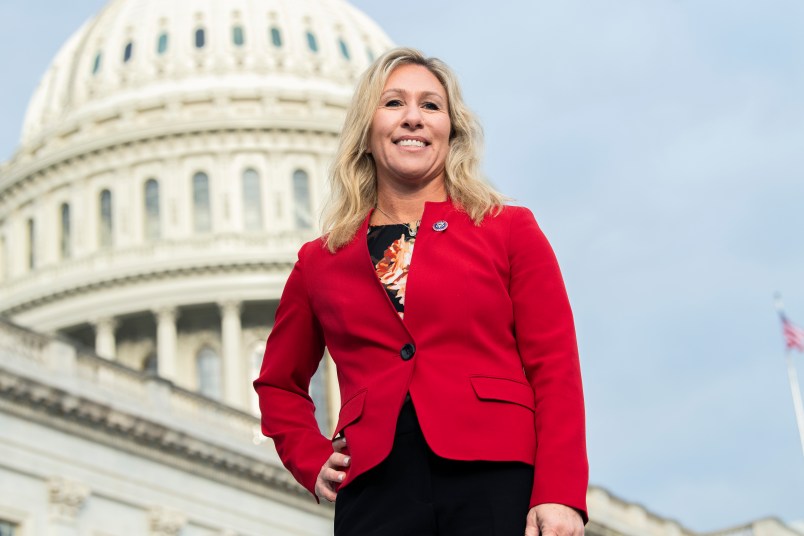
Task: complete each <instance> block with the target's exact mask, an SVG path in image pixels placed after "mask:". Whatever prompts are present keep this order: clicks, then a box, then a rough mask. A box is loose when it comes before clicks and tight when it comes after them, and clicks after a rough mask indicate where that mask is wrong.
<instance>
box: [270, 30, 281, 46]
mask: <svg viewBox="0 0 804 536" xmlns="http://www.w3.org/2000/svg"><path fill="white" fill-rule="evenodd" d="M271 43H273V44H274V46H275V47H276V48H280V47H281V46H282V34H281V33H280V31H279V28H277V27H276V26H274V27H273V28H271Z"/></svg>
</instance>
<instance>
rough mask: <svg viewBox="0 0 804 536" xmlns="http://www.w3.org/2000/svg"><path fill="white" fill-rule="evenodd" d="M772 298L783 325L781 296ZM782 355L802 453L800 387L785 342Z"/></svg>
mask: <svg viewBox="0 0 804 536" xmlns="http://www.w3.org/2000/svg"><path fill="white" fill-rule="evenodd" d="M774 298H775V299H774V302H775V303H774V305H775V306H776V312H777V313H779V318H781V319H782V324H783V325H784V322H785V314H784V303H783V302H782V296H781V295H780V294H778V293H777V294H776V296H774ZM784 357H785V361H786V362H787V377H788V379H789V380H790V392H791V393H792V395H793V410H794V411H795V413H796V425H797V426H798V437H799V440H800V441H801V452H802V454H804V404H802V402H801V388H800V387H799V385H798V374H797V373H796V365H795V363H794V362H793V352H792V349H791V348H790V346H789V345H787V344H785V353H784Z"/></svg>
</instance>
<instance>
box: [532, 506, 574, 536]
mask: <svg viewBox="0 0 804 536" xmlns="http://www.w3.org/2000/svg"><path fill="white" fill-rule="evenodd" d="M525 536H583V519H581V515H580V514H579V513H578V512H576V511H575V510H573V509H572V508H570V507H569V506H564V505H563V504H555V503H545V504H537V505H536V506H534V507H533V508H531V509H530V512H528V522H527V526H526V527H525Z"/></svg>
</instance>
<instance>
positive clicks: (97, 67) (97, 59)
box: [92, 52, 103, 74]
mask: <svg viewBox="0 0 804 536" xmlns="http://www.w3.org/2000/svg"><path fill="white" fill-rule="evenodd" d="M101 59H103V54H101V53H100V52H98V53H97V54H96V55H95V61H94V62H93V63H92V74H97V72H98V71H100V68H101Z"/></svg>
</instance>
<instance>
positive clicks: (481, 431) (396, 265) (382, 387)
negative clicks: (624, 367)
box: [254, 48, 588, 536]
mask: <svg viewBox="0 0 804 536" xmlns="http://www.w3.org/2000/svg"><path fill="white" fill-rule="evenodd" d="M480 141H481V130H480V127H479V125H478V123H477V122H476V120H475V118H474V116H473V115H472V114H471V113H470V112H469V110H468V109H467V108H466V106H465V104H464V102H463V100H462V98H461V94H460V90H459V88H458V85H457V80H456V78H455V76H454V74H453V73H452V72H451V71H450V70H449V68H448V67H447V66H446V65H445V64H443V63H442V62H441V61H439V60H437V59H433V58H425V57H424V56H423V55H422V54H421V53H420V52H418V51H416V50H412V49H406V48H400V49H394V50H391V51H389V52H388V53H386V54H385V55H383V56H382V57H381V58H379V59H378V60H377V61H376V62H375V63H374V64H373V65H372V66H371V67H370V68H369V69H368V71H367V72H366V73H365V74H364V75H363V77H362V78H361V80H360V82H359V84H358V87H357V90H356V93H355V96H354V100H353V102H352V105H351V107H350V109H349V112H348V114H347V117H346V122H345V126H344V129H343V133H342V135H341V144H340V147H339V150H338V154H337V157H336V161H335V165H334V167H333V172H332V192H333V193H332V196H333V198H332V202H331V205H330V210H329V213H328V215H327V219H326V225H325V227H326V229H327V231H328V232H327V234H326V235H325V236H324V237H322V238H320V239H318V240H316V241H313V242H310V243H307V244H305V245H304V246H303V247H302V248H301V250H300V251H299V260H298V262H297V263H296V265H295V266H294V268H293V271H292V273H291V275H290V277H289V279H288V282H287V284H286V286H285V290H284V292H283V295H282V298H281V301H280V305H279V308H278V310H277V313H276V323H275V325H274V328H273V331H272V332H271V335H270V337H269V338H268V342H267V345H266V351H265V359H264V362H263V366H262V370H261V373H260V376H259V378H257V380H256V381H255V382H254V386H255V389H256V390H257V393H258V394H259V399H260V408H261V411H262V426H263V432H264V433H265V435H267V436H269V437H271V438H273V440H274V443H275V445H276V449H277V452H278V453H279V456H280V458H281V459H282V462H283V463H284V464H285V466H286V467H287V468H288V469H289V470H290V471H291V473H292V474H293V475H294V476H295V477H296V479H297V480H298V481H299V482H300V483H301V484H302V485H303V486H304V487H306V488H307V489H308V490H309V491H310V492H311V493H313V494H314V495H316V498H317V499H318V497H324V498H325V499H327V500H330V501H334V500H336V497H337V501H336V512H335V534H336V535H337V536H347V535H360V536H367V535H382V536H386V535H397V534H398V535H405V536H421V535H436V534H438V535H460V536H471V535H474V534H477V535H481V534H482V535H490V534H495V535H497V536H508V535H511V536H514V535H516V536H520V535H521V534H523V532H524V533H525V534H527V535H530V536H536V535H537V534H541V535H544V536H547V535H556V536H565V535H572V536H577V535H580V534H583V524H584V523H585V521H586V519H587V517H586V506H585V496H586V487H587V476H588V467H587V461H586V451H585V435H584V410H583V394H582V389H581V379H580V371H579V365H578V357H577V347H576V342H575V332H574V326H573V320H572V313H571V311H570V307H569V303H568V301H567V297H566V292H565V290H564V285H563V282H562V279H561V275H560V273H559V269H558V265H557V263H556V261H555V257H554V256H553V253H552V250H551V248H550V246H549V244H548V243H547V241H546V239H545V238H544V236H543V235H542V233H541V231H540V230H539V228H538V226H537V224H536V222H535V220H534V219H533V216H532V214H531V213H530V212H529V211H528V210H527V209H524V208H521V207H511V206H503V198H502V196H501V195H500V194H498V193H497V192H495V191H494V190H493V189H492V188H491V187H490V186H489V185H488V184H487V183H485V182H483V181H482V180H481V178H480V174H479V163H478V159H479V146H480ZM414 249H415V254H414ZM325 345H326V347H327V348H328V349H329V352H330V355H331V356H332V358H333V360H334V361H335V363H336V366H337V371H338V382H339V387H340V392H341V400H342V407H341V410H340V414H339V419H338V424H337V426H336V429H335V434H334V436H333V441H330V439H328V438H326V437H323V436H322V435H321V434H320V432H319V429H318V426H317V424H316V421H315V418H314V414H313V410H314V407H313V404H312V401H311V399H310V397H309V395H308V388H309V382H310V378H311V376H312V375H313V373H314V372H315V370H316V368H317V366H318V363H319V361H320V359H321V357H322V353H323V351H324V347H325Z"/></svg>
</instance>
